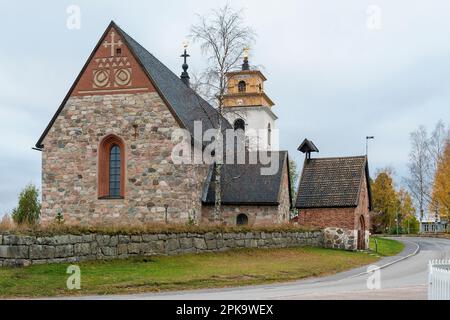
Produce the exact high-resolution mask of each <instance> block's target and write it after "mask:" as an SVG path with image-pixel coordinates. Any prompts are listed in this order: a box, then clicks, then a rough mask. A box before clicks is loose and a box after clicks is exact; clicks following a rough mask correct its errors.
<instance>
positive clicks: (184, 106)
mask: <svg viewBox="0 0 450 320" xmlns="http://www.w3.org/2000/svg"><path fill="white" fill-rule="evenodd" d="M111 27H113V28H115V29H116V30H117V32H118V33H120V35H121V36H122V37H123V38H124V41H125V42H126V45H127V46H128V47H129V49H130V51H131V53H132V54H133V56H134V57H135V58H136V60H137V62H138V63H139V64H140V65H141V66H142V67H143V69H144V71H145V73H146V74H147V76H148V78H149V79H150V81H151V82H152V84H153V85H154V86H155V88H156V90H157V91H158V93H159V94H160V95H161V97H162V99H163V100H164V102H165V103H166V104H167V106H168V107H169V109H170V111H171V112H172V114H173V115H174V116H175V118H176V120H177V121H178V122H179V123H180V125H181V126H182V127H184V128H185V129H187V130H189V132H190V133H191V135H192V136H193V128H194V121H195V120H198V121H201V122H202V125H203V127H202V128H203V130H207V129H210V128H216V127H217V124H218V119H219V118H220V119H221V121H222V128H223V130H226V129H228V128H232V127H231V125H230V124H229V123H228V121H227V120H226V119H225V118H224V117H222V116H220V115H219V113H218V112H217V111H216V110H215V109H214V108H213V107H212V106H211V105H210V104H209V103H208V102H206V101H205V100H204V99H202V98H201V97H200V96H199V95H198V94H197V93H196V92H195V91H194V90H192V89H191V88H189V87H187V86H186V85H185V84H184V82H183V81H182V80H181V79H180V78H179V77H178V76H177V75H175V74H174V73H173V72H172V71H170V70H169V69H168V68H167V67H166V66H165V65H164V64H163V63H162V62H161V61H159V60H158V59H156V58H155V57H154V56H153V55H152V54H151V53H150V52H148V51H147V50H146V49H145V48H144V47H142V46H141V45H140V44H139V43H138V42H137V41H135V40H134V39H133V38H132V37H130V36H129V35H128V34H127V33H126V32H125V31H123V30H122V29H121V28H120V27H119V26H117V25H116V24H115V23H114V22H113V21H111V23H110V25H109V26H108V28H107V29H106V30H105V32H104V34H103V36H102V37H101V38H100V40H99V41H98V43H97V45H96V46H95V48H94V50H93V51H92V53H91V55H90V57H89V58H88V60H87V61H86V63H85V65H84V67H83V69H82V70H81V72H80V74H79V75H78V77H77V79H76V80H75V82H74V84H73V85H72V87H71V88H70V90H69V92H68V93H67V95H66V97H65V98H64V100H63V102H62V103H61V105H60V106H59V108H58V110H57V111H56V113H55V115H54V116H53V118H52V119H51V121H50V123H49V124H48V126H47V127H46V129H45V130H44V132H43V133H42V135H41V137H40V138H39V140H38V142H37V143H36V148H39V149H40V148H43V147H44V146H43V144H42V143H43V140H44V138H45V136H46V135H47V133H48V131H49V130H50V129H51V127H52V125H53V123H54V122H55V121H56V119H57V117H58V115H59V114H60V112H61V111H62V109H63V108H64V106H65V104H66V102H67V100H68V99H69V98H70V95H71V94H72V91H73V89H74V88H75V86H76V84H77V82H78V80H79V79H80V77H81V75H82V74H83V72H84V70H85V69H86V67H87V65H88V64H89V61H90V60H91V58H92V57H93V56H94V53H95V52H96V50H97V48H98V47H99V46H100V45H101V40H102V39H103V38H104V36H105V35H106V34H107V32H108V30H109V29H110V28H111Z"/></svg>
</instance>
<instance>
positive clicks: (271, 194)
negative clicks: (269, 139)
mask: <svg viewBox="0 0 450 320" xmlns="http://www.w3.org/2000/svg"><path fill="white" fill-rule="evenodd" d="M274 153H275V154H276V155H277V157H276V159H277V161H278V162H279V163H278V164H279V166H278V171H277V173H276V174H274V175H261V168H263V167H268V165H262V164H260V163H258V164H223V165H222V174H221V178H222V183H221V187H222V204H226V205H278V204H279V202H280V199H279V197H280V193H281V188H282V182H283V180H282V179H283V174H282V173H283V168H285V163H287V167H286V169H287V174H288V175H289V159H288V154H287V151H279V152H274ZM214 169H215V168H214V166H211V167H210V172H209V175H208V179H207V181H206V183H205V187H204V192H203V199H202V200H203V203H204V204H207V205H213V204H214V200H215V188H214V185H215V175H214ZM288 180H289V184H290V179H289V176H288ZM289 190H290V187H289ZM290 195H291V193H290V191H289V197H290ZM289 201H290V203H292V199H290V200H289Z"/></svg>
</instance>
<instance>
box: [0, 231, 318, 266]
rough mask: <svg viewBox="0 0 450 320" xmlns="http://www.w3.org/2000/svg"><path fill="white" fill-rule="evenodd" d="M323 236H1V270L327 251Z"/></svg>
mask: <svg viewBox="0 0 450 320" xmlns="http://www.w3.org/2000/svg"><path fill="white" fill-rule="evenodd" d="M323 243H324V241H323V232H322V231H313V232H262V231H254V232H236V233H234V232H233V233H212V232H209V233H204V234H201V233H172V234H163V233H161V234H142V235H102V234H85V235H58V236H50V237H35V236H18V235H0V267H2V266H5V267H6V266H28V265H31V264H45V263H75V262H79V261H86V260H101V259H125V258H129V257H133V256H150V255H177V254H185V253H202V252H219V251H225V250H229V249H237V248H285V247H301V246H314V247H322V246H323Z"/></svg>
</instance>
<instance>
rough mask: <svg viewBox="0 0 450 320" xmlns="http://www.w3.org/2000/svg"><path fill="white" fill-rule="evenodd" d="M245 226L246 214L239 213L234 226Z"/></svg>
mask: <svg viewBox="0 0 450 320" xmlns="http://www.w3.org/2000/svg"><path fill="white" fill-rule="evenodd" d="M247 224H248V217H247V215H246V214H243V213H241V214H239V215H238V216H237V217H236V225H238V226H246V225H247Z"/></svg>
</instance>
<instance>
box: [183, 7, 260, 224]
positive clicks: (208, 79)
mask: <svg viewBox="0 0 450 320" xmlns="http://www.w3.org/2000/svg"><path fill="white" fill-rule="evenodd" d="M189 37H190V38H191V39H192V41H193V42H194V43H195V42H197V43H200V48H201V50H202V53H203V54H204V55H205V56H206V57H207V59H208V67H207V68H206V70H205V71H204V72H203V73H202V74H201V75H200V76H198V77H196V78H197V79H195V80H198V81H195V80H194V86H195V88H196V90H198V92H199V94H203V95H204V98H205V100H207V101H209V102H212V104H213V105H214V106H216V107H217V110H218V113H219V117H218V118H219V119H218V124H217V129H218V130H217V131H218V136H217V137H216V141H217V140H218V139H221V133H222V119H221V118H222V117H221V116H222V114H223V112H222V108H223V96H224V94H225V93H226V90H227V73H229V72H230V71H233V70H234V69H236V68H237V65H238V62H239V61H240V59H241V58H242V55H243V51H244V48H246V47H248V46H249V45H251V44H252V43H253V41H254V38H255V33H254V31H253V30H252V29H251V28H250V27H247V26H245V23H244V18H243V12H242V10H240V11H235V10H233V9H232V8H231V7H230V6H229V5H228V4H227V5H225V6H223V7H221V8H219V9H216V10H213V11H211V12H210V13H209V14H208V15H205V16H198V23H197V24H195V25H193V26H192V27H191V32H190V35H189ZM221 171H222V164H221V163H216V166H215V208H214V219H215V220H216V221H221V220H222V216H221V203H222V189H221Z"/></svg>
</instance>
